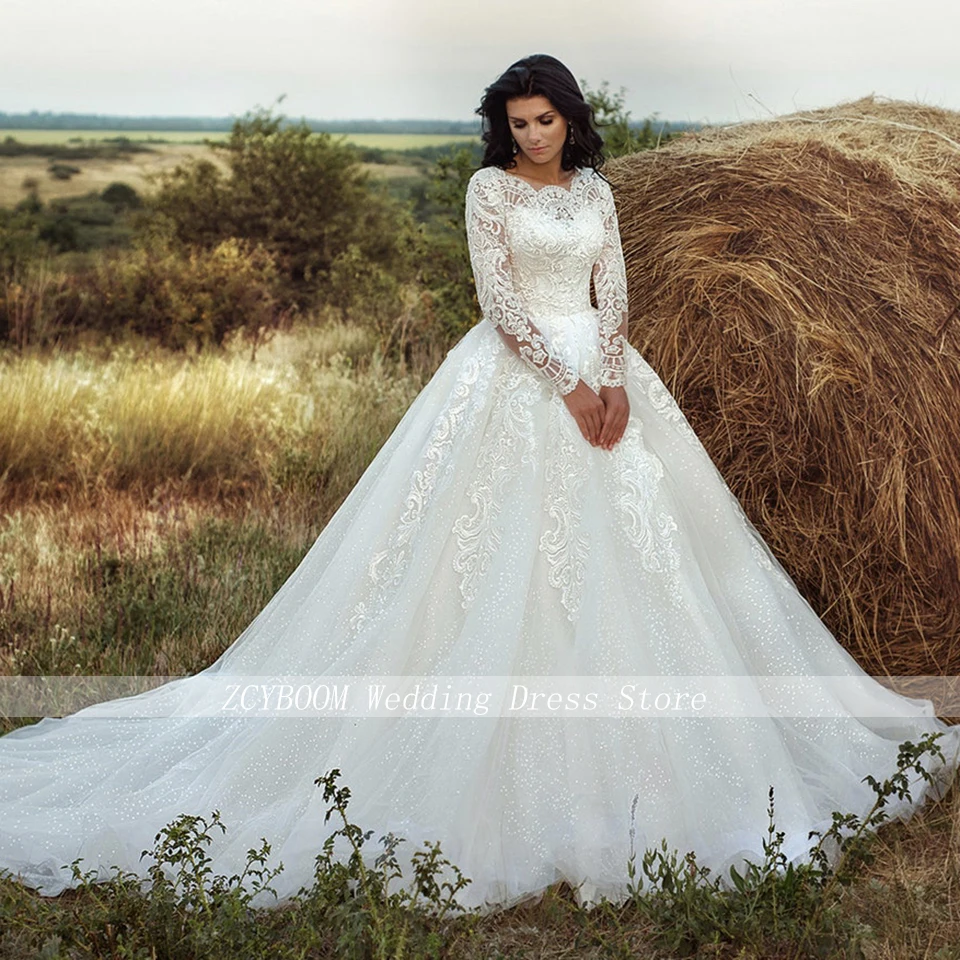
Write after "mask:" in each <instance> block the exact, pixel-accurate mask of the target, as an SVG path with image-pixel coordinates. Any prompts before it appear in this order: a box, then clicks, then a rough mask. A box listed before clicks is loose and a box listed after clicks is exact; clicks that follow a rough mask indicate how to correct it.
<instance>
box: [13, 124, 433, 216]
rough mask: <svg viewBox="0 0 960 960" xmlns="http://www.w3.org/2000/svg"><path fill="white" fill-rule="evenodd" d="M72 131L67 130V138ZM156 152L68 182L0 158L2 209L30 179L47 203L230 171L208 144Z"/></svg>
mask: <svg viewBox="0 0 960 960" xmlns="http://www.w3.org/2000/svg"><path fill="white" fill-rule="evenodd" d="M27 132H31V131H27ZM40 132H47V131H40ZM53 132H54V133H55V132H57V131H53ZM69 132H70V131H63V133H69ZM3 135H4V131H2V130H0V139H2V138H3ZM105 135H106V134H105ZM35 142H40V141H35ZM42 142H44V143H49V142H51V141H50V140H45V141H42ZM151 147H152V149H151V150H150V151H148V152H144V153H131V154H129V155H127V156H126V157H125V158H119V159H96V160H77V161H75V162H74V164H73V165H74V166H77V167H79V168H80V173H78V174H74V176H72V177H71V178H70V179H69V180H57V179H56V178H54V177H52V176H51V175H50V173H49V172H48V168H49V166H50V161H49V160H47V158H46V157H42V156H22V157H0V207H11V206H13V205H14V204H16V203H17V202H19V201H20V200H22V199H23V198H24V197H25V196H26V195H27V189H26V187H25V186H24V183H25V181H27V180H34V181H36V183H37V193H38V194H39V196H40V199H41V200H43V201H44V202H48V201H50V200H55V199H59V198H61V197H81V196H83V195H84V194H87V193H90V192H91V191H98V192H99V191H101V190H103V189H104V188H105V187H107V186H108V185H109V184H111V183H113V182H114V181H119V182H121V183H127V184H129V185H130V186H131V187H133V188H134V190H136V191H137V192H138V193H148V192H150V190H151V185H150V181H149V177H150V175H151V174H154V173H161V172H163V171H166V170H172V169H173V168H174V167H175V166H176V165H177V164H178V163H182V162H183V161H185V160H187V159H189V158H191V157H204V158H207V159H209V160H212V161H213V162H214V163H215V164H217V165H218V166H219V167H221V169H226V166H225V164H224V163H223V160H222V158H221V157H220V156H219V155H218V154H217V151H215V150H212V149H211V148H210V147H209V146H207V145H206V144H204V143H188V142H186V141H183V142H170V143H155V144H151ZM397 149H400V148H397ZM60 162H63V161H62V160H61V161H60ZM362 166H363V167H364V169H366V170H368V171H369V172H370V174H371V175H372V176H375V177H417V176H420V175H421V171H420V170H419V169H418V168H417V167H415V166H413V165H407V164H384V163H365V164H363V165H362Z"/></svg>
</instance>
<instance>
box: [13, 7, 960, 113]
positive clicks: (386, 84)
mask: <svg viewBox="0 0 960 960" xmlns="http://www.w3.org/2000/svg"><path fill="white" fill-rule="evenodd" d="M958 36H960V3H958V2H957V0H912V2H904V0H657V2H651V0H592V2H588V0H575V2H574V0H486V2H485V3H484V2H479V3H475V2H469V3H468V2H458V0H403V2H397V0H270V2H267V0H162V2H158V0H150V2H147V0H43V2H39V0H0V110H2V111H6V112H20V111H28V110H52V111H55V112H60V111H64V112H67V111H69V112H74V111H75V112H91V113H115V114H136V115H186V116H230V115H240V114H243V113H244V112H246V111H247V110H250V109H253V108H254V107H256V106H258V105H260V106H267V105H269V104H271V103H273V102H274V101H275V100H276V99H277V97H278V96H280V95H281V94H286V100H285V101H284V103H283V106H282V111H283V112H284V113H285V114H287V115H288V116H291V117H294V118H299V117H311V118H316V119H349V118H407V117H410V118H414V117H416V118H444V119H451V120H469V119H473V117H474V114H473V111H474V108H475V107H476V105H477V103H478V102H479V98H480V95H481V94H482V92H483V88H484V87H485V86H486V85H487V84H488V83H490V82H491V81H492V80H494V79H495V78H496V76H497V75H498V74H499V73H501V72H502V71H503V70H504V69H505V68H506V67H508V66H509V65H510V64H511V63H513V62H514V61H515V60H518V59H519V58H520V57H523V56H526V55H527V54H530V53H550V54H552V55H553V56H555V57H558V58H559V59H560V60H562V61H563V62H564V63H566V64H567V66H568V67H569V68H570V69H571V71H572V72H573V74H574V76H575V77H576V78H577V79H578V80H584V81H586V83H587V84H588V86H590V87H591V88H596V87H599V85H600V83H601V81H603V80H608V81H609V82H610V85H611V87H612V88H613V89H614V90H617V89H619V88H620V87H621V86H623V87H625V88H626V105H627V108H628V109H629V110H630V111H631V113H632V115H633V117H634V118H636V119H640V118H642V117H645V116H648V115H650V114H652V113H654V112H658V113H659V114H660V116H661V117H663V118H664V119H669V120H691V121H726V120H736V119H741V118H746V117H761V116H768V115H771V114H778V113H786V112H790V111H792V110H796V109H806V108H810V107H818V106H827V105H830V104H834V103H839V102H841V101H844V100H850V99H854V98H857V97H860V96H863V95H865V94H868V93H876V94H877V95H881V96H886V97H895V98H901V99H910V100H922V101H924V102H927V103H932V104H936V105H940V106H944V107H950V108H952V109H960V52H958V44H957V38H958Z"/></svg>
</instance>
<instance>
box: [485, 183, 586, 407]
mask: <svg viewBox="0 0 960 960" xmlns="http://www.w3.org/2000/svg"><path fill="white" fill-rule="evenodd" d="M483 169H486V168H482V169H481V170H480V171H478V172H477V173H476V174H474V175H473V177H471V179H470V183H469V184H468V185H467V195H466V222H467V245H468V246H469V248H470V265H471V266H472V267H473V278H474V282H475V283H476V287H477V299H478V300H479V302H480V309H481V310H482V312H483V316H484V319H485V320H488V321H489V322H490V323H492V324H493V325H494V326H495V327H496V328H497V331H498V332H499V334H500V336H501V337H502V338H503V340H504V342H505V343H506V344H507V346H508V347H509V348H510V349H511V350H512V351H513V352H514V353H515V354H516V355H517V356H518V357H520V359H521V360H523V361H525V362H526V363H527V364H528V365H529V366H530V367H532V368H533V369H534V370H536V371H537V372H538V373H540V374H541V375H542V376H543V377H545V378H546V379H547V380H549V381H550V382H551V383H552V384H554V386H556V388H557V390H558V391H559V392H560V393H561V394H563V395H566V394H568V393H570V392H571V391H573V390H574V388H575V387H576V386H577V383H578V382H579V380H580V376H579V373H578V371H576V370H574V369H572V368H571V367H570V366H569V365H568V364H567V363H566V362H565V361H564V360H563V358H562V357H560V356H559V355H557V354H556V353H554V351H553V349H552V347H551V345H550V342H549V341H548V340H547V338H546V336H545V335H544V334H543V333H542V332H541V331H540V330H539V329H538V328H537V327H536V326H535V325H534V324H533V323H531V322H530V320H528V319H527V317H526V315H525V313H524V310H523V305H522V303H521V301H520V298H519V297H518V296H517V292H516V290H515V289H514V287H513V278H512V276H511V273H510V259H509V253H508V251H507V243H506V230H505V226H504V215H503V191H502V189H501V185H500V184H499V183H498V182H497V181H495V180H494V179H493V178H491V177H489V176H487V175H485V174H483Z"/></svg>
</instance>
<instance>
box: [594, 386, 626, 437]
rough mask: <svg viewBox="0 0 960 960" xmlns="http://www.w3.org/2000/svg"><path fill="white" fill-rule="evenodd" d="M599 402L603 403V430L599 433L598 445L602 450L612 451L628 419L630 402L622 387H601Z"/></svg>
mask: <svg viewBox="0 0 960 960" xmlns="http://www.w3.org/2000/svg"><path fill="white" fill-rule="evenodd" d="M600 400H601V401H602V403H603V408H604V409H603V428H602V429H601V431H600V439H599V444H600V446H601V447H603V448H604V450H612V449H613V445H614V444H615V443H619V442H620V438H621V437H622V436H623V432H624V430H626V429H627V421H628V420H629V419H630V401H629V400H628V399H627V391H626V390H624V388H623V387H601V388H600Z"/></svg>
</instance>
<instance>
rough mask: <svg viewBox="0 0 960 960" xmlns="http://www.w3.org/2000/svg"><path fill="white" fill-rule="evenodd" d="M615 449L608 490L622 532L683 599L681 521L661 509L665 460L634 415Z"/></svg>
mask: <svg viewBox="0 0 960 960" xmlns="http://www.w3.org/2000/svg"><path fill="white" fill-rule="evenodd" d="M611 452H612V453H613V454H614V455H615V456H614V457H613V459H612V460H611V469H610V470H608V471H607V477H608V483H609V490H608V492H609V495H610V497H611V499H612V501H613V503H614V504H615V505H616V508H617V516H618V521H619V526H618V530H619V533H620V536H621V537H622V538H623V539H624V540H625V541H626V542H627V543H629V544H630V545H631V547H632V548H633V549H634V551H635V552H636V554H637V556H638V557H639V559H640V565H641V566H642V567H643V569H644V570H646V571H648V572H650V573H655V574H661V575H663V576H664V577H666V579H667V585H668V592H669V594H670V596H672V598H673V599H674V600H675V601H676V602H678V603H680V602H682V594H681V584H680V577H679V571H680V563H681V560H680V547H679V545H678V543H677V541H676V537H675V536H674V534H675V533H676V532H677V529H678V528H677V522H676V520H675V519H674V518H673V517H672V516H671V515H670V514H669V513H667V512H666V511H664V510H658V509H657V500H658V496H659V493H660V489H661V484H662V482H663V476H664V469H663V464H662V463H661V461H660V459H659V457H657V456H655V455H654V454H653V453H651V452H650V451H649V450H647V448H646V447H645V446H644V444H643V441H642V439H641V435H640V426H639V422H638V421H637V420H636V419H634V418H631V419H630V421H629V422H628V424H627V429H626V430H625V431H624V434H623V437H622V438H621V440H620V442H619V443H618V444H617V445H616V446H615V447H614V448H613V451H611ZM617 454H619V455H617Z"/></svg>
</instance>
